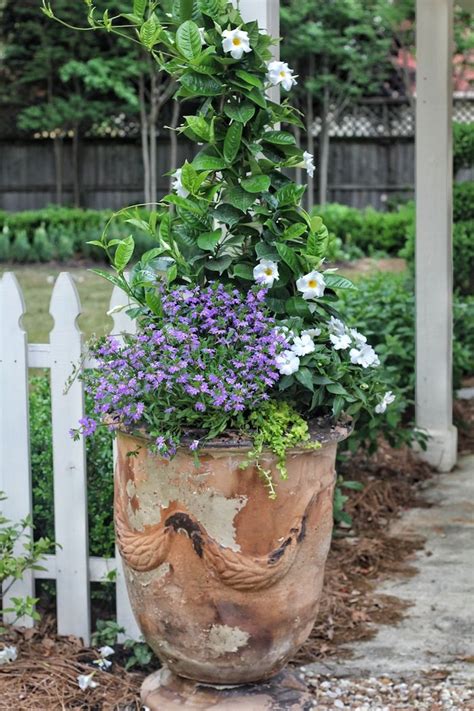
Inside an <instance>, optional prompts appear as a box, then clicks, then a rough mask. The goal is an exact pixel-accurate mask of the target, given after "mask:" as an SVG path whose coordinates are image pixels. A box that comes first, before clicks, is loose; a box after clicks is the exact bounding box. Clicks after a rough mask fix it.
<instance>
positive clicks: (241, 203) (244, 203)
mask: <svg viewBox="0 0 474 711" xmlns="http://www.w3.org/2000/svg"><path fill="white" fill-rule="evenodd" d="M223 199H224V200H225V202H228V203H229V204H230V205H232V206H233V207H236V208H237V209H238V210H241V211H242V212H247V210H248V209H249V207H251V205H253V203H254V201H255V198H254V196H253V195H250V194H249V193H247V192H245V190H243V189H242V188H241V187H240V185H234V186H233V187H231V188H228V189H227V190H226V192H225V194H224V198H223Z"/></svg>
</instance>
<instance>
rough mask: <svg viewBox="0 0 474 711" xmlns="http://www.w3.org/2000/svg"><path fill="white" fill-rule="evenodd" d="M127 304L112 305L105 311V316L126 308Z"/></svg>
mask: <svg viewBox="0 0 474 711" xmlns="http://www.w3.org/2000/svg"><path fill="white" fill-rule="evenodd" d="M126 308H128V307H127V304H118V305H117V306H114V307H113V308H112V309H109V310H108V311H107V316H112V314H116V313H117V312H118V311H121V310H122V309H126Z"/></svg>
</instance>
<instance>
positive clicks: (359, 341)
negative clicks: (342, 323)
mask: <svg viewBox="0 0 474 711" xmlns="http://www.w3.org/2000/svg"><path fill="white" fill-rule="evenodd" d="M350 334H351V336H352V338H353V339H354V341H355V344H356V346H357V348H361V347H362V346H363V345H364V343H367V338H366V336H364V335H363V334H362V333H359V331H356V329H355V328H351V329H350Z"/></svg>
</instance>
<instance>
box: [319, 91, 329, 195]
mask: <svg viewBox="0 0 474 711" xmlns="http://www.w3.org/2000/svg"><path fill="white" fill-rule="evenodd" d="M328 170H329V89H328V87H325V88H324V95H323V106H322V112H321V133H320V134H319V204H320V205H325V204H326V202H327V193H328Z"/></svg>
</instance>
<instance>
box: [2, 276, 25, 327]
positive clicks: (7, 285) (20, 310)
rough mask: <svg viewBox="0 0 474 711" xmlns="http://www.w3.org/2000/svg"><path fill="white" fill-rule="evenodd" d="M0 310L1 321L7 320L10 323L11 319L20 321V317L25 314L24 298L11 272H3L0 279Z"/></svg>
mask: <svg viewBox="0 0 474 711" xmlns="http://www.w3.org/2000/svg"><path fill="white" fill-rule="evenodd" d="M0 289H1V291H0V293H1V299H0V312H1V314H2V318H1V319H0V320H1V321H2V322H3V323H6V322H7V321H8V322H9V323H11V322H12V321H13V320H15V321H16V323H19V322H20V319H21V317H22V316H23V315H24V314H25V300H24V298H23V293H22V291H21V288H20V284H19V283H18V279H17V278H16V276H15V274H14V273H13V272H5V274H4V275H3V278H2V280H1V281H0Z"/></svg>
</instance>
